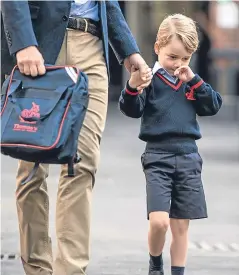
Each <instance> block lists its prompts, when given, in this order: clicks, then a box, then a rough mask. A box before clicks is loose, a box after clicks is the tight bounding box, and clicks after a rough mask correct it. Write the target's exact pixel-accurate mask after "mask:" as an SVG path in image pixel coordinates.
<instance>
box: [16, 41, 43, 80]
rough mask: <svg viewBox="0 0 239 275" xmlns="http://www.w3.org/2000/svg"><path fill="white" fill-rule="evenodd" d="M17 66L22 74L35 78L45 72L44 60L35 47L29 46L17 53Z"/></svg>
mask: <svg viewBox="0 0 239 275" xmlns="http://www.w3.org/2000/svg"><path fill="white" fill-rule="evenodd" d="M16 58H17V65H18V67H19V70H20V72H21V73H22V74H25V75H31V76H33V77H34V76H37V75H43V74H45V72H46V68H45V66H44V59H43V57H42V55H41V53H40V52H39V50H38V49H37V47H36V46H29V47H27V48H25V49H22V50H20V51H18V52H17V54H16Z"/></svg>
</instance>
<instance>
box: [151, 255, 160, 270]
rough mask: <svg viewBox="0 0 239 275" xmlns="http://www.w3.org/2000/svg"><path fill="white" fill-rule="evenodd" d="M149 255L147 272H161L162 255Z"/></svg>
mask: <svg viewBox="0 0 239 275" xmlns="http://www.w3.org/2000/svg"><path fill="white" fill-rule="evenodd" d="M149 255H150V260H149V270H150V271H153V270H160V271H163V257H162V254H161V255H159V256H152V255H151V254H149Z"/></svg>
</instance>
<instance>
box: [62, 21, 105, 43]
mask: <svg viewBox="0 0 239 275" xmlns="http://www.w3.org/2000/svg"><path fill="white" fill-rule="evenodd" d="M67 28H69V29H74V30H81V31H84V32H88V33H91V34H92V35H95V36H98V37H99V38H101V31H100V26H99V24H97V22H95V21H93V20H90V19H85V18H80V17H69V21H68V25H67Z"/></svg>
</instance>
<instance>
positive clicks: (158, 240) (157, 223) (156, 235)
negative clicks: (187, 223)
mask: <svg viewBox="0 0 239 275" xmlns="http://www.w3.org/2000/svg"><path fill="white" fill-rule="evenodd" d="M168 227H169V215H168V213H167V212H161V211H157V212H151V213H150V214H149V233H148V244H149V253H150V254H151V255H152V256H158V255H160V254H162V251H163V247H164V243H165V235H166V232H167V230H168Z"/></svg>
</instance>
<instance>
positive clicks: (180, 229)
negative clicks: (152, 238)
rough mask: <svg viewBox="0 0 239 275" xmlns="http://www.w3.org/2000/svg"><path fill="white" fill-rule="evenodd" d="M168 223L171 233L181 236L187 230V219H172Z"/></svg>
mask: <svg viewBox="0 0 239 275" xmlns="http://www.w3.org/2000/svg"><path fill="white" fill-rule="evenodd" d="M170 225H171V231H172V235H177V236H183V235H185V234H186V233H187V232H188V227H189V220H183V219H182V220H181V219H173V220H171V221H170Z"/></svg>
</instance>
